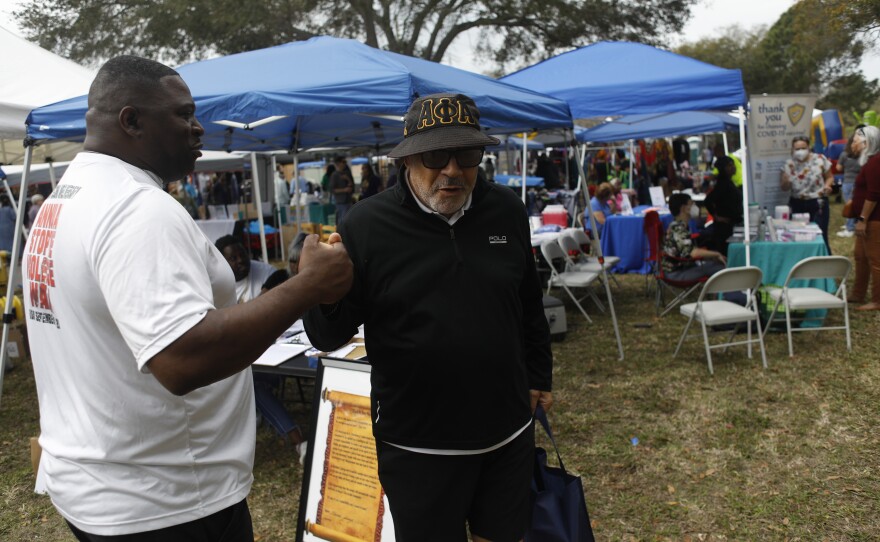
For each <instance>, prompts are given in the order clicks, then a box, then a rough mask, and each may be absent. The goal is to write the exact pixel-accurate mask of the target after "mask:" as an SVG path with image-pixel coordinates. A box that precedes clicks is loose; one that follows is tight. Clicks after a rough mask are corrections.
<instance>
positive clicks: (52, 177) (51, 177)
mask: <svg viewBox="0 0 880 542" xmlns="http://www.w3.org/2000/svg"><path fill="white" fill-rule="evenodd" d="M49 182H50V183H52V190H53V191H54V190H55V185H56V184H57V181H56V180H55V164H54V163H53V162H51V161H50V162H49Z"/></svg>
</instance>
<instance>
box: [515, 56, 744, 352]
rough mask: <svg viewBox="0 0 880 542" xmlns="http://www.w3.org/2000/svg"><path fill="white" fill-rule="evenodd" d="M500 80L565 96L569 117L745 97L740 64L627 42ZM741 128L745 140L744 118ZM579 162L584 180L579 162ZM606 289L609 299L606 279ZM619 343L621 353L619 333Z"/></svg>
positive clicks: (734, 102)
mask: <svg viewBox="0 0 880 542" xmlns="http://www.w3.org/2000/svg"><path fill="white" fill-rule="evenodd" d="M501 81H504V82H506V83H511V84H514V85H517V86H520V87H523V88H527V89H530V90H534V91H537V92H542V93H544V94H548V95H550V96H553V97H555V98H559V99H561V100H565V101H566V102H568V105H569V107H570V108H571V112H572V116H573V117H574V118H593V117H602V116H608V115H630V114H646V113H647V114H657V113H671V112H676V111H702V110H729V109H732V108H736V107H742V106H743V105H745V103H746V93H745V88H744V87H743V84H742V75H741V73H740V70H729V69H725V68H719V67H717V66H712V65H711V64H706V63H704V62H700V61H698V60H694V59H692V58H688V57H685V56H681V55H677V54H675V53H671V52H668V51H663V50H660V49H657V48H655V47H651V46H649V45H644V44H640V43H631V42H599V43H596V44H593V45H588V46H586V47H581V48H579V49H575V50H573V51H569V52H567V53H563V54H560V55H557V56H555V57H553V58H550V59H547V60H545V61H543V62H539V63H537V64H535V65H533V66H529V67H528V68H524V69H522V70H520V71H517V72H514V73H512V74H510V75H507V76H505V77H502V78H501ZM741 116H742V117H743V119H744V118H745V116H744V115H741ZM740 133H741V134H742V140H743V142H745V126H744V124H743V120H741V121H740ZM743 148H745V147H743ZM577 156H578V159H579V162H580V161H582V159H581V157H580V156H579V154H578V155H577ZM743 162H744V163H745V160H743ZM578 167H579V169H580V170H581V180H582V182H583V180H584V177H583V164H582V163H579V164H578ZM744 174H745V172H744ZM589 208H590V206H589V205H587V209H589ZM589 214H590V221H591V222H592V226H593V227H592V230H593V231H597V229H596V225H595V219H594V218H593V214H592V212H591V211H589ZM746 226H748V224H746ZM600 257H601V253H600ZM606 291H607V293H608V296H609V301H610V296H611V293H610V289H608V288H607V281H606ZM612 316H613V306H612ZM615 324H616V321H615ZM616 329H617V327H616V325H615V330H616ZM618 349H619V350H620V357H621V359H622V358H623V347H622V346H621V342H620V337H619V334H618Z"/></svg>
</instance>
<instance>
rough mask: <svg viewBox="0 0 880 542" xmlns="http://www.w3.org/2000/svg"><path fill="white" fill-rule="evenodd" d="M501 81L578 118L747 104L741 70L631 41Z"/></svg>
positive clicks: (590, 49)
mask: <svg viewBox="0 0 880 542" xmlns="http://www.w3.org/2000/svg"><path fill="white" fill-rule="evenodd" d="M501 81H504V82H505V83H510V84H513V85H517V86H520V87H523V88H527V89H530V90H534V91H537V92H541V93H544V94H548V95H550V96H553V97H555V98H559V99H561V100H565V101H566V102H568V105H569V107H570V108H571V113H572V115H573V116H574V118H576V119H584V118H592V117H601V116H606V115H629V114H638V113H669V112H673V111H703V110H711V109H715V110H719V109H734V108H736V107H738V106H740V105H744V104H745V103H746V93H745V88H744V87H743V84H742V74H741V72H740V70H730V69H726V68H719V67H717V66H713V65H711V64H706V63H705V62H700V61H699V60H694V59H692V58H688V57H686V56H681V55H677V54H675V53H671V52H669V51H663V50H661V49H657V48H655V47H651V46H650V45H644V44H642V43H631V42H608V41H603V42H599V43H595V44H593V45H587V46H586V47H581V48H580V49H575V50H573V51H569V52H567V53H562V54H561V55H558V56H555V57H553V58H550V59H547V60H545V61H543V62H539V63H537V64H535V65H533V66H529V67H528V68H524V69H522V70H520V71H518V72H514V73H512V74H510V75H506V76H504V77H502V78H501Z"/></svg>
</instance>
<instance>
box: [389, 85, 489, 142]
mask: <svg viewBox="0 0 880 542" xmlns="http://www.w3.org/2000/svg"><path fill="white" fill-rule="evenodd" d="M500 143H501V142H500V141H499V140H498V139H496V138H494V137H492V136H489V135H486V134H484V133H483V132H482V131H481V130H480V109H479V108H478V107H477V104H476V103H474V101H473V100H472V99H471V98H469V97H468V96H465V95H464V94H453V93H443V94H431V95H430V96H422V97H421V98H418V99H416V100H415V101H414V102H413V103H412V105H411V106H410V108H409V111H407V112H406V116H404V117H403V141H401V142H400V143H398V144H397V146H396V147H394V149H392V150H391V152H389V153H388V156H390V157H391V158H402V157H404V156H410V155H413V154H419V153H423V152H425V151H436V150H442V149H459V148H465V147H485V146H487V145H498V144H500Z"/></svg>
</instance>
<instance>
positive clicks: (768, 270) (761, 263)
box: [727, 237, 837, 327]
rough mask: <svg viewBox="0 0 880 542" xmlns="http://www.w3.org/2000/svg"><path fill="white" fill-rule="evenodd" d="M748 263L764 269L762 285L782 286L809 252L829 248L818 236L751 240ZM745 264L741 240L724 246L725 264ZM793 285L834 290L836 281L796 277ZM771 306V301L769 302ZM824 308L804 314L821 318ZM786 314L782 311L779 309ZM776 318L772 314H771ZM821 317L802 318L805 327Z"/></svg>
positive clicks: (825, 252)
mask: <svg viewBox="0 0 880 542" xmlns="http://www.w3.org/2000/svg"><path fill="white" fill-rule="evenodd" d="M750 246H751V251H750V252H751V264H752V265H753V266H755V267H758V268H759V269H761V271H762V272H763V273H764V279H763V285H764V287H767V286H775V287H778V288H782V285H783V284H785V279H786V278H787V277H788V273H789V272H790V271H791V268H792V267H794V266H795V264H796V263H798V262H799V261H801V260H804V259H806V258H809V257H811V256H827V255H828V249H827V247H826V246H825V241H824V240H823V239H822V237H819V238H818V239H816V240H815V241H803V242H797V243H779V242H777V243H774V242H763V243H752V244H751V245H750ZM744 265H746V250H745V245H743V244H742V243H731V244H730V246H729V247H728V249H727V266H728V267H743V266H744ZM791 286H792V287H795V288H804V287H810V288H819V289H821V290H825V291H826V292H830V293H834V292H836V291H837V284H835V282H834V280H832V279H814V280H796V281H793V282H792V283H791ZM770 308H771V309H772V305H771V306H770ZM826 313H827V311H825V310H817V311H807V314H806V317H807V318H824V317H825V314H826ZM782 314H783V315H784V314H785V313H784V312H783V313H782ZM774 321H775V318H774ZM819 325H821V321H817V320H813V321H812V322H810V321H806V322H804V327H810V326H819Z"/></svg>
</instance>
